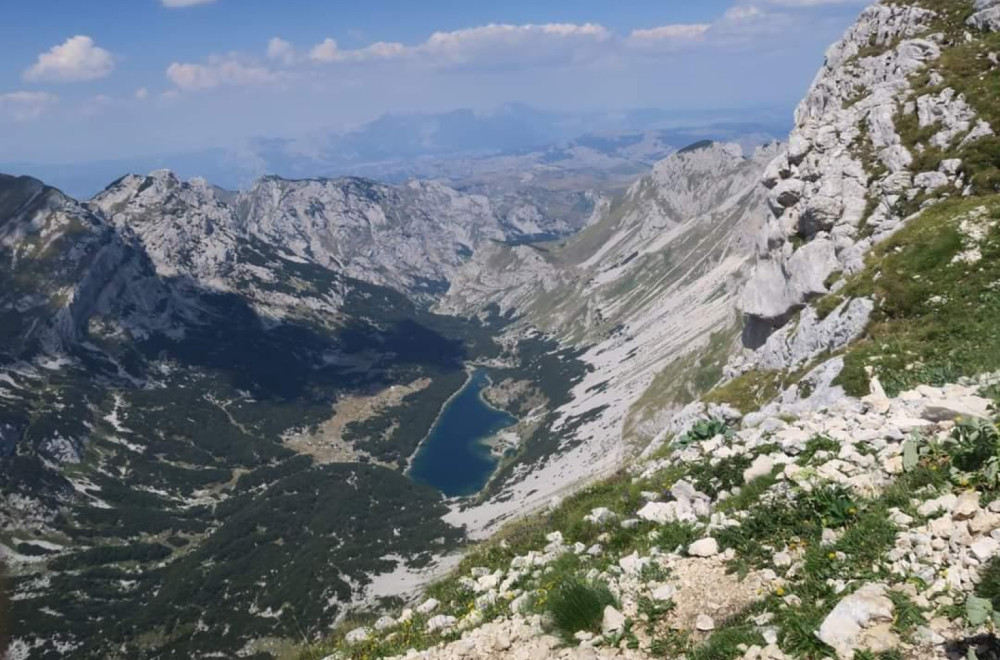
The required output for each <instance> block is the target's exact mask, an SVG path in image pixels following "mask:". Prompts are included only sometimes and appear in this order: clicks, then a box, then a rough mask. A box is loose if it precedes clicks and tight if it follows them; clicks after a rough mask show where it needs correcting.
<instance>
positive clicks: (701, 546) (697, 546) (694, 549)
mask: <svg viewBox="0 0 1000 660" xmlns="http://www.w3.org/2000/svg"><path fill="white" fill-rule="evenodd" d="M687 552H688V554H689V555H691V556H692V557H714V556H715V555H717V554H719V543H718V541H716V540H715V539H714V538H712V537H707V538H703V539H699V540H697V541H695V542H694V543H692V544H691V545H689V546H688V549H687Z"/></svg>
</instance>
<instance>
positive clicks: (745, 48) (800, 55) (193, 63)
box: [0, 0, 866, 163]
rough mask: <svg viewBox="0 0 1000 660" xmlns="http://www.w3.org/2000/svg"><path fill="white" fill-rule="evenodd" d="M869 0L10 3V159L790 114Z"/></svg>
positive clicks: (6, 42) (4, 132) (0, 91)
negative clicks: (396, 119) (496, 112)
mask: <svg viewBox="0 0 1000 660" xmlns="http://www.w3.org/2000/svg"><path fill="white" fill-rule="evenodd" d="M865 4H866V0H363V1H360V2H359V1H357V0H87V1H86V2H82V1H81V0H5V2H4V20H3V21H2V22H0V43H2V44H3V54H4V57H3V60H2V62H3V63H2V65H0V159H2V160H3V161H6V162H12V161H22V162H39V163H60V162H86V161H90V160H101V159H114V158H127V157H134V156H138V155H144V154H165V153H184V152H189V151H192V150H197V149H205V148H235V147H237V146H238V145H239V144H241V143H243V142H245V141H247V140H248V139H251V138H255V137H296V136H301V135H306V134H310V133H314V132H316V131H319V130H330V131H335V130H342V129H345V128H349V127H351V126H355V125H359V124H361V123H363V122H366V121H370V120H372V119H374V118H375V117H378V116H380V115H382V114H384V113H387V112H392V113H407V112H441V111H446V110H451V109H456V108H473V109H481V110H486V109H489V108H491V107H496V106H498V105H501V104H504V103H510V102H518V103H523V104H527V105H531V106H534V107H538V108H542V109H546V110H552V111H586V112H613V111H616V110H624V109H633V108H666V109H678V110H691V109H718V108H731V109H737V110H738V109H740V108H747V109H749V108H754V107H761V106H768V107H783V108H787V111H788V113H789V115H790V114H791V112H792V110H793V108H794V105H795V103H796V102H797V100H798V99H799V98H801V96H802V95H803V93H804V92H805V90H806V89H807V87H808V85H809V83H810V81H811V80H812V78H813V76H814V75H815V73H816V71H817V69H818V68H819V67H820V66H821V64H822V62H823V53H824V51H825V50H826V48H827V46H828V45H829V44H830V43H831V42H832V41H834V40H835V39H836V38H837V37H838V36H839V35H840V34H841V33H842V32H843V31H844V29H845V28H846V27H847V26H848V25H850V23H851V22H852V21H853V20H854V19H855V18H856V16H857V14H858V12H859V10H860V9H861V8H862V7H863V6H864V5H865Z"/></svg>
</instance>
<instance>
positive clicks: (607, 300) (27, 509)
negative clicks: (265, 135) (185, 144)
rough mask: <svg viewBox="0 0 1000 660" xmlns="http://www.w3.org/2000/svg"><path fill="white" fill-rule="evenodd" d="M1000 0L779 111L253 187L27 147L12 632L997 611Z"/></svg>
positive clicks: (623, 656) (151, 645) (590, 629)
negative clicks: (68, 187) (111, 171)
mask: <svg viewBox="0 0 1000 660" xmlns="http://www.w3.org/2000/svg"><path fill="white" fill-rule="evenodd" d="M807 4H811V3H807ZM831 11H833V10H831ZM998 12H1000V4H998V2H997V0H954V1H953V2H951V1H949V2H945V1H943V0H884V1H882V2H877V3H875V4H873V5H872V6H870V7H867V8H865V9H864V10H862V11H861V13H860V15H859V16H858V17H857V19H856V20H855V22H854V23H853V24H852V25H851V26H850V27H849V28H848V29H847V31H846V32H845V33H844V35H843V36H842V37H841V38H840V39H839V40H838V41H837V42H835V43H834V44H833V45H832V46H831V47H830V48H829V49H828V51H827V53H826V58H825V61H824V63H823V65H822V67H821V68H820V71H819V73H818V74H817V76H816V78H815V79H814V81H813V83H812V85H811V86H810V87H809V90H808V92H807V93H806V95H805V97H804V99H803V100H802V101H801V103H800V104H799V106H798V109H797V111H796V113H795V125H794V128H793V129H792V132H791V133H790V134H789V135H788V136H787V139H783V140H782V141H776V140H773V139H771V135H770V134H768V133H767V131H764V130H762V128H761V126H760V125H759V124H755V123H752V122H749V121H748V122H746V123H741V122H717V123H708V124H704V125H702V126H700V127H699V128H698V129H697V130H695V129H693V128H692V129H689V130H680V129H677V128H671V129H669V130H668V129H645V130H635V131H625V132H619V133H601V132H590V133H585V134H576V137H575V138H571V137H569V136H568V135H564V136H562V137H563V138H564V139H563V140H562V141H561V142H558V143H538V142H536V139H535V137H534V136H533V134H532V133H531V132H530V131H527V132H523V133H522V130H521V129H523V128H524V127H523V126H522V125H521V124H520V123H519V120H518V121H515V119H516V115H517V112H515V110H517V109H510V108H508V109H507V110H505V111H504V112H503V113H500V115H498V116H494V115H487V116H478V115H475V114H474V113H467V112H458V113H457V114H456V115H452V116H450V118H451V119H453V120H455V121H456V122H457V125H458V127H459V128H460V129H461V130H459V131H458V132H457V133H455V134H451V133H449V131H448V126H447V125H446V124H445V123H443V122H444V119H443V118H442V117H437V116H434V117H431V118H428V117H427V116H423V115H415V116H406V117H391V116H387V117H385V118H383V119H382V120H378V121H377V122H375V123H374V124H372V125H370V126H367V127H365V128H361V129H358V130H355V131H354V132H348V133H344V134H340V135H337V136H333V137H330V138H329V140H328V141H325V142H317V144H316V145H312V146H313V147H315V148H312V149H310V150H307V153H305V154H303V153H299V152H298V151H296V149H294V148H293V147H294V145H291V144H288V143H284V142H277V143H268V144H264V145H260V146H261V148H262V149H268V150H270V151H269V153H270V156H271V157H272V158H274V159H276V160H277V161H278V162H282V163H283V164H284V167H286V168H288V170H287V171H294V172H296V173H302V175H303V177H304V178H285V177H282V176H279V175H277V174H267V175H264V176H261V177H258V178H256V179H254V180H253V181H252V182H248V183H247V184H246V185H243V186H241V187H240V189H239V190H229V189H226V188H223V187H219V186H218V185H216V184H215V183H214V182H211V181H209V180H206V179H204V178H200V177H199V178H192V179H187V180H186V179H184V178H183V177H181V176H178V175H177V174H176V173H175V172H173V171H170V170H155V171H153V172H151V173H149V174H146V175H143V174H126V175H124V176H122V177H121V178H118V179H117V180H114V181H112V182H111V183H110V184H108V185H107V186H106V187H105V188H103V189H102V190H101V191H100V192H97V193H96V194H95V195H93V196H91V197H89V198H87V199H76V198H74V197H72V196H70V195H68V194H66V193H65V192H63V191H61V190H59V189H58V188H56V187H53V186H51V185H48V184H47V183H46V182H43V181H40V180H38V179H35V178H31V177H28V176H15V175H6V174H4V175H0V578H2V580H0V582H2V584H0V589H2V593H0V605H2V606H3V607H4V609H3V610H0V651H5V653H6V656H7V657H9V658H10V660H34V659H35V658H41V659H44V660H57V659H62V658H102V659H104V658H108V659H123V660H124V659H132V658H178V659H179V658H208V657H227V658H228V657H239V658H251V659H253V660H372V659H373V658H404V657H405V658H413V657H421V658H425V659H426V660H457V659H459V658H483V659H484V660H485V659H488V658H497V657H524V658H544V657H558V658H564V659H565V660H574V659H579V660H583V659H587V660H594V659H595V658H599V657H607V658H617V659H619V660H649V659H650V658H654V657H666V658H677V657H684V658H688V659H689V660H790V659H791V658H802V659H803V660H814V659H818V658H826V657H834V656H836V657H838V658H840V659H843V660H863V659H864V660H920V659H922V658H932V657H933V658H942V659H943V658H954V657H969V658H976V657H978V656H977V655H976V653H977V652H976V650H975V649H976V648H979V649H980V650H982V649H983V648H988V647H989V645H990V644H993V643H994V642H996V644H997V645H1000V642H998V641H997V638H996V626H997V625H1000V615H994V613H995V612H1000V586H998V585H1000V505H998V504H997V500H998V498H1000V478H998V476H997V475H998V466H1000V432H998V430H997V429H998V428H1000V417H998V416H997V414H998V410H997V406H998V405H1000V394H998V389H997V383H998V381H1000V358H998V355H1000V339H998V336H1000V335H998V332H997V330H996V327H997V321H998V315H997V313H996V305H995V303H996V301H997V293H996V289H997V287H998V286H1000V270H998V268H1000V267H998V266H997V264H998V263H1000V262H998V261H997V257H998V256H1000V198H998V195H1000V138H998V137H997V135H996V133H995V130H1000V114H998V112H997V107H998V106H997V103H996V101H997V98H998V97H997V90H998V89H1000V59H998V55H997V53H998V52H1000V15H998ZM751 13H752V12H751ZM754 16H755V15H749V14H748V15H740V16H738V17H736V18H739V19H740V20H743V19H747V20H754ZM736 18H734V17H733V16H731V15H730V14H727V15H726V16H725V17H723V19H720V20H722V21H723V22H724V24H725V25H728V23H725V21H732V20H736ZM493 27H497V26H493ZM585 27H587V31H588V32H593V31H594V30H595V29H596V28H595V27H594V26H590V25H589V24H588V26H585ZM691 27H692V26H688V28H687V29H688V30H690V28H691ZM693 27H694V28H695V29H696V31H697V30H701V28H700V27H698V26H693ZM498 29H501V31H509V30H513V29H514V28H513V27H512V26H502V27H498ZM534 29H535V28H534V27H532V30H534ZM714 29H716V28H715V27H713V26H708V25H707V24H706V25H705V26H704V30H702V31H700V32H698V34H699V35H701V34H708V35H711V34H712V32H711V31H712V30H714ZM549 30H550V31H551V30H554V31H555V32H556V33H557V34H558V35H560V38H562V37H565V36H566V33H567V30H569V32H572V30H570V29H569V27H567V26H557V27H556V28H552V27H550V28H549ZM529 32H530V30H529ZM542 32H545V30H542ZM669 32H670V34H672V35H675V32H676V30H670V31H669ZM685 33H686V32H685ZM657 34H658V33H657ZM648 37H649V35H648V34H646V35H645V36H644V32H643V31H639V34H638V36H637V35H635V34H633V35H631V36H629V37H627V40H634V39H637V38H648ZM441 38H443V37H438V39H441ZM279 41H280V40H279ZM328 41H330V40H328ZM282 43H284V42H282ZM616 43H618V42H616ZM627 43H631V41H626V40H622V41H621V43H620V44H619V45H621V46H622V47H623V48H624V47H627ZM272 45H273V44H272ZM377 45H378V44H377ZM278 46H281V44H278ZM285 46H287V47H288V48H292V47H291V46H290V44H288V43H285ZM381 46H382V47H386V46H388V45H387V44H381ZM330 48H333V49H334V50H335V48H336V46H335V44H334V45H333V46H330V44H327V49H326V50H327V51H329V50H330ZM389 50H390V51H391V52H395V51H392V49H389ZM321 52H326V51H321ZM344 52H354V51H344ZM284 54H285V55H286V56H287V57H286V58H285V60H286V61H287V63H289V66H291V65H292V63H296V62H298V61H299V60H296V58H297V57H299V56H298V55H296V54H295V53H294V51H285V52H284ZM335 54H336V53H335ZM390 54H391V53H390ZM328 56H329V55H328ZM365 56H366V57H367V55H365ZM355 57H361V56H360V55H359V56H355ZM271 59H275V58H271ZM199 71H200V69H199ZM175 72H176V70H175ZM520 111H521V112H523V111H524V109H523V108H522V109H520ZM512 117H513V118H512ZM532 120H533V121H544V122H546V123H553V125H554V126H556V127H558V126H560V124H559V122H558V121H555V120H554V119H553V118H552V117H541V118H540V117H537V116H535V117H532ZM469 126H472V127H474V128H475V129H476V130H482V131H484V133H483V134H476V131H475V130H472V129H469V128H468V127H469ZM512 126H513V127H515V128H518V127H520V128H518V130H517V133H518V135H520V136H521V137H520V138H519V139H522V140H524V143H523V144H519V146H517V148H513V147H512V148H511V149H510V150H507V151H504V150H498V149H494V148H493V147H492V146H491V145H492V143H491V142H490V140H491V139H492V137H491V135H490V133H489V130H487V129H490V130H496V131H499V132H500V133H502V134H504V135H509V133H510V132H511V131H512V130H513V129H512ZM551 130H552V131H555V130H556V128H551ZM559 130H563V129H562V128H559ZM565 130H570V129H565ZM705 131H714V133H713V132H710V133H705ZM705 135H710V136H711V135H721V136H723V137H725V138H726V139H724V140H716V139H705ZM473 137H475V138H476V139H477V140H479V142H478V143H476V141H475V140H472V138H473ZM383 139H384V140H387V141H389V142H392V143H393V144H388V143H386V144H383V143H382V140H383ZM498 139H499V138H498ZM470 140H472V142H474V143H476V144H479V145H480V147H481V149H471V150H469V149H466V148H464V147H463V146H462V145H465V144H466V143H467V142H469V141H470ZM680 140H683V142H681V141H680ZM397 143H398V144H397ZM300 146H301V145H300ZM390 147H392V148H390ZM397 152H398V153H402V154H404V155H406V158H403V157H402V156H400V157H399V158H398V159H397V158H396V155H398V154H397ZM348 166H356V167H354V169H352V170H351V172H352V174H351V175H349V176H340V175H339V171H338V169H339V168H341V167H348ZM324 168H329V169H328V170H324ZM324 172H327V173H330V174H332V175H335V176H336V178H327V177H325V176H323V174H324ZM362 175H370V176H372V177H373V178H366V176H362ZM993 522H997V525H993V524H992V523H993ZM858 601H861V603H860V604H858ZM857 608H861V609H863V610H864V612H863V615H861V614H858V615H857V616H855V615H854V614H851V613H852V612H854V613H856V612H857V611H858V610H857ZM845 612H847V614H845ZM845 621H846V623H845ZM955 649H959V650H960V651H961V654H960V655H955ZM969 649H972V650H971V651H969ZM967 652H968V653H967ZM969 653H971V655H970V654H969ZM984 653H985V651H984ZM983 657H988V656H985V655H984V656H983Z"/></svg>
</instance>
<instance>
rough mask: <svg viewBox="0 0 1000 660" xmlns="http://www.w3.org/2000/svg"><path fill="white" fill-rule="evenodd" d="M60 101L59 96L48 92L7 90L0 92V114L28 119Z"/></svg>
mask: <svg viewBox="0 0 1000 660" xmlns="http://www.w3.org/2000/svg"><path fill="white" fill-rule="evenodd" d="M58 102H59V97H58V96H55V95H54V94H49V93H47V92H7V93H6V94H0V114H2V115H6V116H8V117H10V118H12V119H14V120H16V121H27V120H29V119H35V118H36V117H38V116H40V115H41V114H42V113H44V112H45V111H46V110H48V109H49V108H50V107H52V106H53V105H55V104H56V103H58Z"/></svg>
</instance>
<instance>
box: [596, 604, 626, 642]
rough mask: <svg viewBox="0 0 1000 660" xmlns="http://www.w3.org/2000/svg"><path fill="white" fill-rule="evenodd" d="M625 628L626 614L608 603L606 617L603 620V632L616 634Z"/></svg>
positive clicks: (605, 610) (605, 611)
mask: <svg viewBox="0 0 1000 660" xmlns="http://www.w3.org/2000/svg"><path fill="white" fill-rule="evenodd" d="M624 629H625V615H624V614H622V613H621V612H619V611H618V610H617V609H615V608H614V607H612V606H611V605H608V606H607V607H605V608H604V617H603V619H602V620H601V632H602V633H604V634H605V635H614V634H615V633H619V632H621V631H622V630H624Z"/></svg>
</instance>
